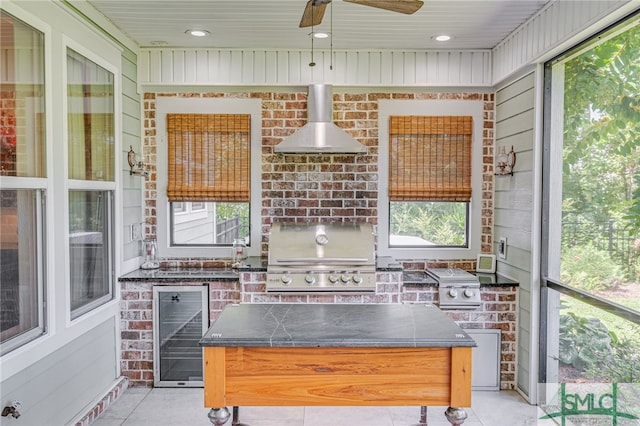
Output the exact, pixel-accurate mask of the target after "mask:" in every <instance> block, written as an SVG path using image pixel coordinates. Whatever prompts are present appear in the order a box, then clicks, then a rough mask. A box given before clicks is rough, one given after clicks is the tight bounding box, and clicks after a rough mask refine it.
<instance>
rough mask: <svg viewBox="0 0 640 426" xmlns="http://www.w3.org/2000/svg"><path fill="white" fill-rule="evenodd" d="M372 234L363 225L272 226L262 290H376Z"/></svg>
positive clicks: (288, 224)
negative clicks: (265, 275)
mask: <svg viewBox="0 0 640 426" xmlns="http://www.w3.org/2000/svg"><path fill="white" fill-rule="evenodd" d="M375 288H376V265H375V236H374V234H373V227H372V226H371V224H368V223H327V224H323V223H275V224H273V225H272V226H271V233H270V237H269V259H268V265H267V291H270V292H316V291H327V292H354V291H356V292H358V291H375Z"/></svg>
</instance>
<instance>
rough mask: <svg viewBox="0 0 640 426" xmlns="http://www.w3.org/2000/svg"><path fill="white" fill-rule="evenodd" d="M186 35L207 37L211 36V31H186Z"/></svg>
mask: <svg viewBox="0 0 640 426" xmlns="http://www.w3.org/2000/svg"><path fill="white" fill-rule="evenodd" d="M185 33H187V34H189V35H192V36H194V37H204V36H206V35H209V31H207V30H187V31H185Z"/></svg>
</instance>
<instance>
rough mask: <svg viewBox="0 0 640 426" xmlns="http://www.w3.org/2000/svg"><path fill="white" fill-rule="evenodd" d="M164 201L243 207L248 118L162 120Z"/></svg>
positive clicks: (205, 116) (200, 116)
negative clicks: (165, 169) (165, 150)
mask: <svg viewBox="0 0 640 426" xmlns="http://www.w3.org/2000/svg"><path fill="white" fill-rule="evenodd" d="M167 135H168V150H169V153H168V163H169V164H168V169H169V176H168V185H167V198H168V199H169V201H218V202H233V201H245V202H247V201H249V187H250V185H249V177H250V176H249V162H250V161H249V158H250V153H249V147H250V142H251V122H250V115H249V114H167Z"/></svg>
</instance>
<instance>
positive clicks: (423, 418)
mask: <svg viewBox="0 0 640 426" xmlns="http://www.w3.org/2000/svg"><path fill="white" fill-rule="evenodd" d="M411 426H427V406H426V405H423V406H421V407H420V421H419V423H415V424H412V425H411Z"/></svg>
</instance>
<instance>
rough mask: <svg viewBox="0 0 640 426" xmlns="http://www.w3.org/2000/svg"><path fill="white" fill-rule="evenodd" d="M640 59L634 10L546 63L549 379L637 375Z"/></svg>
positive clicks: (545, 260)
mask: <svg viewBox="0 0 640 426" xmlns="http://www.w3.org/2000/svg"><path fill="white" fill-rule="evenodd" d="M639 68H640V25H639V19H638V17H637V16H636V17H635V18H633V19H631V20H628V21H627V22H624V23H622V24H620V25H618V26H616V27H614V28H612V29H610V30H608V31H606V32H604V33H602V34H599V35H597V37H594V38H593V39H591V40H590V41H587V42H585V43H584V44H582V45H580V46H577V47H576V48H574V49H572V50H571V51H569V52H567V53H565V54H563V55H562V56H561V57H559V58H557V59H555V60H553V61H551V62H549V63H548V64H546V66H545V85H546V87H545V89H546V90H545V93H548V95H547V98H546V99H545V145H546V147H545V148H546V149H545V152H546V153H547V157H546V158H545V159H544V166H545V169H546V173H545V182H546V184H545V186H544V201H545V202H544V205H545V210H544V212H543V214H544V219H545V220H544V224H545V225H546V227H545V229H544V234H543V241H544V242H546V244H545V245H544V246H543V249H544V253H543V268H542V276H543V278H544V280H543V283H544V284H545V285H546V286H547V287H546V288H543V291H544V292H545V294H546V300H548V304H547V305H546V306H543V309H544V310H545V311H543V318H544V317H545V316H546V323H547V324H548V328H547V329H545V330H542V333H543V335H544V333H546V335H547V339H546V344H547V345H546V348H547V349H546V353H543V354H541V360H542V361H543V362H544V363H546V365H545V364H543V365H542V366H541V370H542V371H543V372H544V373H545V374H546V378H547V381H549V382H558V381H560V382H565V381H574V380H580V381H587V380H593V381H597V382H599V381H604V380H607V381H608V380H611V379H612V380H613V381H614V382H616V381H617V382H624V381H627V380H629V379H632V380H633V381H636V382H637V380H638V378H637V376H635V377H633V375H632V376H624V375H622V376H620V375H619V373H622V372H624V371H636V372H637V371H638V368H640V362H639V360H638V358H637V356H633V355H632V354H633V353H637V352H638V350H640V340H639V339H638V324H639V323H640V291H639V290H638V289H640V250H639V248H640V238H639V237H638V235H639V234H638V231H639V230H640V226H639V225H640V219H639V218H640V216H639V215H638V212H639V211H640V197H639V196H640V186H639V184H640V139H639V138H638V135H639V134H640V100H639V98H638V87H639V86H640V75H639V74H638V69H639ZM543 300H545V299H543ZM585 302H586V303H585ZM543 323H544V321H543Z"/></svg>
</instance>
